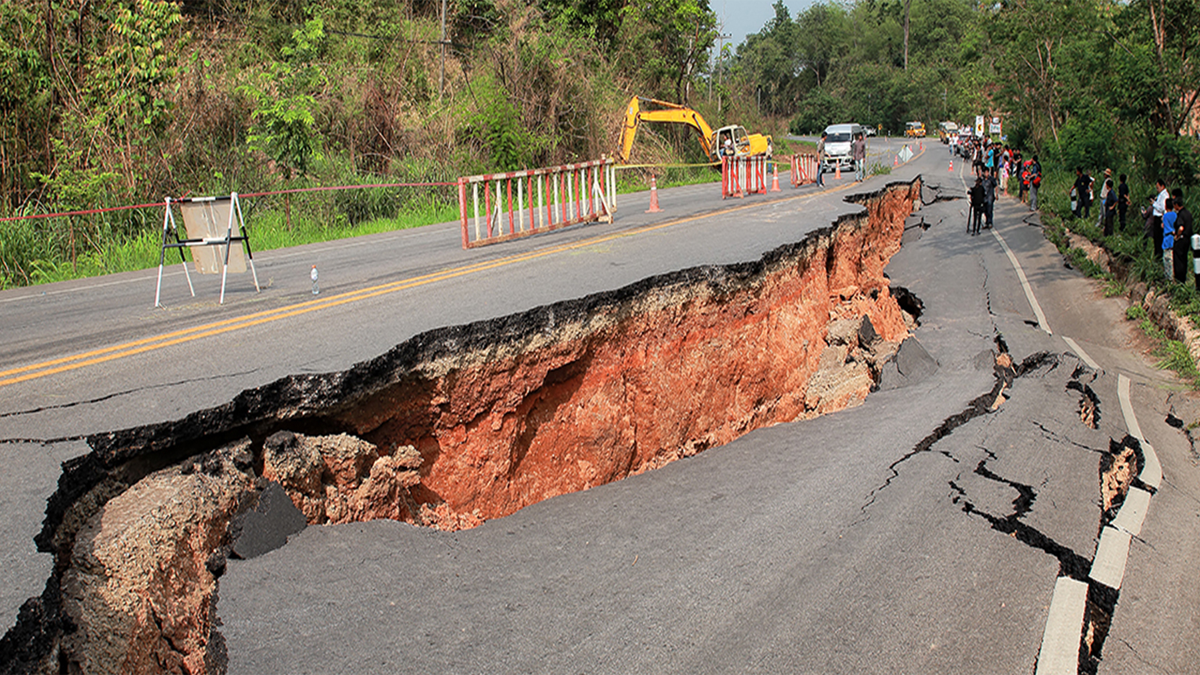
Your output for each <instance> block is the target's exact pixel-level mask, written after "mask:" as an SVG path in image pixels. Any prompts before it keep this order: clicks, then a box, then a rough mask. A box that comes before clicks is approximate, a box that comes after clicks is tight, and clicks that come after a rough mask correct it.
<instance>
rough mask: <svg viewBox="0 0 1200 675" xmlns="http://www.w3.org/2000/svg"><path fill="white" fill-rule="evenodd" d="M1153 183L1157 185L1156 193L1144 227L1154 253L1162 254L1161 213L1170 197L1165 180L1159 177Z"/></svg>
mask: <svg viewBox="0 0 1200 675" xmlns="http://www.w3.org/2000/svg"><path fill="white" fill-rule="evenodd" d="M1155 185H1156V186H1157V187H1158V195H1157V196H1155V198H1154V204H1152V205H1151V206H1150V214H1149V217H1147V218H1146V229H1147V230H1149V232H1150V240H1151V241H1153V242H1154V253H1155V255H1161V254H1162V240H1163V229H1162V218H1163V213H1166V211H1167V199H1169V198H1170V197H1171V195H1170V193H1168V192H1167V182H1166V181H1165V180H1163V179H1161V178H1159V179H1158V180H1157V181H1156V182H1155Z"/></svg>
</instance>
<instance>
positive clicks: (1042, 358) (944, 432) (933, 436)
mask: <svg viewBox="0 0 1200 675" xmlns="http://www.w3.org/2000/svg"><path fill="white" fill-rule="evenodd" d="M996 345H997V347H999V348H1000V354H1001V355H1006V354H1007V353H1008V347H1007V345H1005V344H1004V340H1003V338H1001V337H999V336H997V337H996ZM997 359H999V357H997ZM1047 361H1053V363H1054V367H1057V365H1058V364H1057V358H1056V357H1055V356H1054V355H1052V354H1050V353H1048V352H1040V353H1038V354H1035V355H1033V356H1031V357H1029V358H1027V359H1025V361H1024V362H1022V364H1021V366H1020V369H1019V370H1017V369H1014V368H1013V367H1012V366H1004V365H1001V364H1000V363H997V364H996V365H995V366H994V372H995V376H996V383H995V384H994V385H993V386H992V389H991V391H989V392H987V393H986V394H982V395H980V396H976V397H975V398H974V399H972V400H971V402H970V403H968V404H967V407H966V408H964V409H963V410H962V412H959V413H956V414H954V415H951V416H950V417H947V418H946V419H944V420H942V423H941V424H939V425H938V426H937V428H935V429H934V430H933V431H932V432H930V433H929V434H928V435H927V436H925V438H922V439H921V440H920V441H918V442H917V444H916V445H915V446H913V448H912V450H910V451H908V452H907V453H905V454H904V455H903V456H902V457H900V458H899V459H897V460H896V461H894V462H892V463H891V464H890V465H888V471H890V472H891V475H890V476H888V477H887V479H886V480H884V482H883V484H882V485H879V486H877V487H876V488H875V489H873V490H871V492H870V494H868V495H867V501H866V503H864V504H863V505H862V507H860V509H859V511H860V512H861V513H862V514H863V515H864V517H865V516H866V515H867V511H868V510H869V509H870V508H871V507H872V506H873V505H874V504H875V501H876V499H877V498H878V497H879V493H881V492H883V491H884V490H886V489H887V488H888V487H890V486H891V484H892V481H894V480H895V479H896V478H898V477H899V476H900V465H902V464H904V463H905V462H907V461H908V460H910V459H912V458H913V457H915V456H917V455H919V454H921V453H923V452H927V451H928V450H930V449H932V448H933V445H934V444H935V443H937V442H938V441H940V440H942V439H943V438H945V437H946V436H949V435H950V434H951V433H952V432H953V431H954V430H955V429H957V428H958V427H961V426H962V425H964V424H966V423H967V422H970V421H971V420H973V419H975V418H976V417H979V416H980V415H984V414H986V413H988V412H991V411H992V410H993V409H994V408H993V406H994V404H995V402H996V401H997V400H998V399H999V397H1000V396H1001V395H1002V394H1003V393H1004V391H1006V390H1007V389H1008V387H1010V386H1011V385H1012V383H1013V380H1014V379H1015V378H1017V377H1020V376H1021V375H1023V374H1025V373H1026V372H1029V371H1031V370H1033V369H1034V368H1035V367H1037V366H1040V365H1043V364H1044V363H1046V362H1047ZM941 454H942V455H944V456H945V457H947V458H949V459H950V460H951V461H954V462H958V460H957V459H956V458H955V457H953V456H952V455H951V454H950V453H948V452H943V453H941ZM864 520H865V518H864ZM861 522H863V520H859V521H857V522H855V523H854V524H855V525H857V524H858V523H861Z"/></svg>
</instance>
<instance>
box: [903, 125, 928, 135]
mask: <svg viewBox="0 0 1200 675" xmlns="http://www.w3.org/2000/svg"><path fill="white" fill-rule="evenodd" d="M904 135H905V136H907V137H909V138H925V123H924V122H909V123H908V124H907V125H905V128H904Z"/></svg>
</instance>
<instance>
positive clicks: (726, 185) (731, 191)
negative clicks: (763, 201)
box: [721, 157, 767, 199]
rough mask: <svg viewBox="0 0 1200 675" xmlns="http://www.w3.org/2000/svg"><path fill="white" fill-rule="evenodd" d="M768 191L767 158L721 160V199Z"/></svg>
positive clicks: (728, 158)
mask: <svg viewBox="0 0 1200 675" xmlns="http://www.w3.org/2000/svg"><path fill="white" fill-rule="evenodd" d="M766 191H767V158H766V157H724V158H722V159H721V199H728V198H729V197H744V196H746V195H747V194H763V193H765V192H766Z"/></svg>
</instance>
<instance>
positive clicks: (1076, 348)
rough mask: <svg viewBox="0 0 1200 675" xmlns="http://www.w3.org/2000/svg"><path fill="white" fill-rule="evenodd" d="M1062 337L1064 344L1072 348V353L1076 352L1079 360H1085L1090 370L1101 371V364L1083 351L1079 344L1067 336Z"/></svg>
mask: <svg viewBox="0 0 1200 675" xmlns="http://www.w3.org/2000/svg"><path fill="white" fill-rule="evenodd" d="M1060 337H1061V338H1062V339H1063V342H1065V343H1067V346H1068V347H1070V348H1071V351H1073V352H1075V353H1076V354H1078V355H1079V358H1081V359H1083V362H1084V363H1086V364H1087V367H1088V368H1091V369H1092V370H1095V371H1099V370H1100V364H1098V363H1096V362H1095V361H1094V360H1093V359H1092V357H1090V356H1088V353H1087V352H1085V351H1083V347H1080V346H1079V343H1078V342H1076V341H1074V340H1072V339H1071V338H1069V337H1067V336H1066V335H1062V336H1060Z"/></svg>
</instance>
